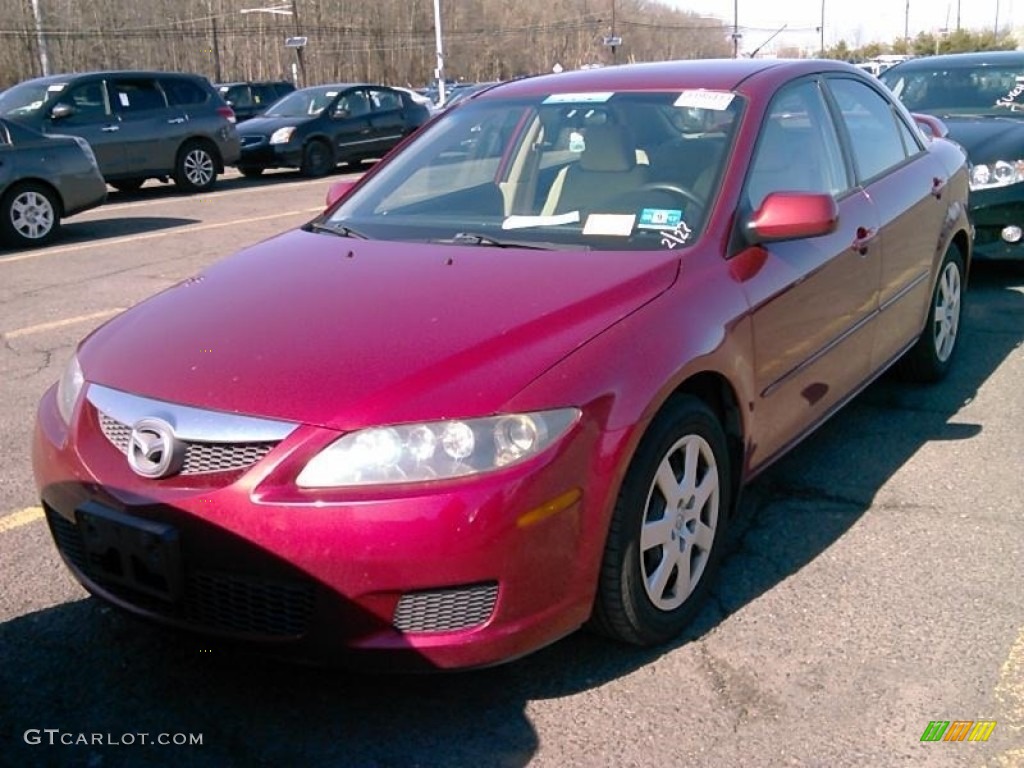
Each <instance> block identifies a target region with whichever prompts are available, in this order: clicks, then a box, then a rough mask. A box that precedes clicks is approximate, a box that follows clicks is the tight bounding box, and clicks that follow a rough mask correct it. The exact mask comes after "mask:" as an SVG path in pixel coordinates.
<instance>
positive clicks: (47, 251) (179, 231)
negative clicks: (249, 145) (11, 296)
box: [0, 207, 323, 266]
mask: <svg viewBox="0 0 1024 768" xmlns="http://www.w3.org/2000/svg"><path fill="white" fill-rule="evenodd" d="M322 210H323V208H320V207H317V208H303V209H300V210H297V211H285V212H283V213H271V214H268V215H266V216H253V217H251V218H248V219H232V220H231V221H218V222H215V223H213V224H197V225H195V226H191V227H176V228H172V229H163V230H161V231H159V232H149V233H147V234H144V235H128V236H126V237H114V238H110V239H107V240H95V241H92V242H88V243H79V244H77V245H66V246H63V247H61V248H44V249H41V250H38V251H29V252H27V253H20V254H17V255H15V256H7V257H0V266H3V265H4V264H13V263H15V262H18V261H27V260H28V259H40V258H42V257H44V256H60V255H62V254H65V253H74V252H76V251H85V250H89V249H92V248H102V247H104V246H110V245H120V244H122V243H136V242H139V241H140V240H155V239H157V238H160V237H168V236H170V235H184V234H188V233H190V232H204V231H206V230H210V229H222V228H223V227H234V226H237V225H238V224H252V223H254V222H257V221H270V220H271V219H282V218H285V217H287V216H299V215H300V214H303V215H307V216H308V215H309V214H311V213H320V212H321V211H322Z"/></svg>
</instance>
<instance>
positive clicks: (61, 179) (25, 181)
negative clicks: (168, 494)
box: [0, 118, 107, 246]
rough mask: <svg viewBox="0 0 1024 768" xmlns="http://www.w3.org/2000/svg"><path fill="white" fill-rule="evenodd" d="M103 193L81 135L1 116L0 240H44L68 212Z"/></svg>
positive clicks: (90, 203) (95, 200)
mask: <svg viewBox="0 0 1024 768" xmlns="http://www.w3.org/2000/svg"><path fill="white" fill-rule="evenodd" d="M106 197H107V185H106V184H104V183H103V176H101V175H100V170H99V166H97V164H96V157H95V156H94V155H93V153H92V149H90V148H89V143H88V142H87V141H86V140H85V139H80V138H78V137H75V136H44V135H43V134H41V133H38V132H36V131H33V130H32V129H30V128H26V127H25V126H23V125H19V124H17V123H14V122H11V121H9V120H4V119H2V118H0V240H3V241H5V242H6V243H7V244H8V245H15V246H27V245H43V244H44V243H48V242H49V241H50V240H52V239H53V238H54V237H55V236H56V234H57V232H58V230H59V229H60V221H61V219H62V218H64V217H67V216H73V215H74V214H76V213H80V212H82V211H85V210H88V209H89V208H94V207H96V206H97V205H99V204H100V203H102V202H103V201H104V200H105V199H106Z"/></svg>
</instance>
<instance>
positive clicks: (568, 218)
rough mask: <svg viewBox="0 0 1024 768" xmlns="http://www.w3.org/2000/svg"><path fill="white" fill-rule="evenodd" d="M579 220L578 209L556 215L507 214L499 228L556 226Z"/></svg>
mask: <svg viewBox="0 0 1024 768" xmlns="http://www.w3.org/2000/svg"><path fill="white" fill-rule="evenodd" d="M579 220H580V212H579V211H569V213H560V214H558V215H557V216H509V217H508V218H507V219H505V220H504V221H503V222H501V228H502V229H529V228H530V227H557V226H559V225H560V224H575V223H577V222H578V221H579Z"/></svg>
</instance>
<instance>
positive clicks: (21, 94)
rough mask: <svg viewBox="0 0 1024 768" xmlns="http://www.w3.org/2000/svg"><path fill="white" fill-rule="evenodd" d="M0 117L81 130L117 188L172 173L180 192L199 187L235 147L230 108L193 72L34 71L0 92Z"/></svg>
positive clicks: (230, 160)
mask: <svg viewBox="0 0 1024 768" xmlns="http://www.w3.org/2000/svg"><path fill="white" fill-rule="evenodd" d="M0 116H3V117H7V118H10V119H12V120H16V121H19V122H21V123H24V124H25V125H28V126H30V127H32V128H35V129H36V130H38V131H41V132H42V133H49V134H65V135H67V134H70V135H73V136H81V137H82V138H83V139H85V140H86V141H88V142H89V144H90V145H91V146H92V149H93V152H95V154H96V159H97V161H98V162H99V166H100V171H101V172H102V173H103V178H104V179H106V181H107V182H108V183H109V184H110V185H111V186H113V187H114V188H116V189H120V190H123V191H128V190H135V189H138V188H139V187H140V186H142V183H143V182H144V181H145V180H146V179H152V178H158V179H161V180H167V179H168V178H172V179H174V182H175V183H176V184H177V185H178V187H179V188H180V189H182V190H183V191H185V192H203V191H206V190H208V189H210V188H211V187H213V185H214V183H215V182H216V180H217V174H218V173H223V171H224V167H225V166H226V165H232V164H234V163H236V162H237V161H238V157H239V153H240V149H239V140H238V132H237V131H236V130H235V113H234V111H233V110H232V109H231V107H229V106H228V105H227V104H225V103H224V101H223V99H221V97H220V96H219V95H218V94H217V92H216V91H215V90H214V89H213V86H211V85H210V83H209V81H208V80H206V78H203V77H200V76H198V75H186V74H176V73H171V72H91V73H87V74H75V75H51V76H50V77H40V78H36V79H35V80H26V81H25V82H23V83H20V84H18V85H16V86H14V87H13V88H10V89H8V90H6V91H4V92H3V93H2V94H0Z"/></svg>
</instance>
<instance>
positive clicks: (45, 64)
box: [32, 0, 50, 77]
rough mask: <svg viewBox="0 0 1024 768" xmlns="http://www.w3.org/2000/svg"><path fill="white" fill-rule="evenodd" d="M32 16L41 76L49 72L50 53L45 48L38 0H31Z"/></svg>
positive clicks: (44, 36) (41, 15)
mask: <svg viewBox="0 0 1024 768" xmlns="http://www.w3.org/2000/svg"><path fill="white" fill-rule="evenodd" d="M32 16H33V17H34V18H35V22H36V46H37V47H38V48H39V68H40V69H42V70H43V77H46V76H47V75H49V74H50V54H49V51H47V50H46V35H44V34H43V14H42V11H40V10H39V0H32Z"/></svg>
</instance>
